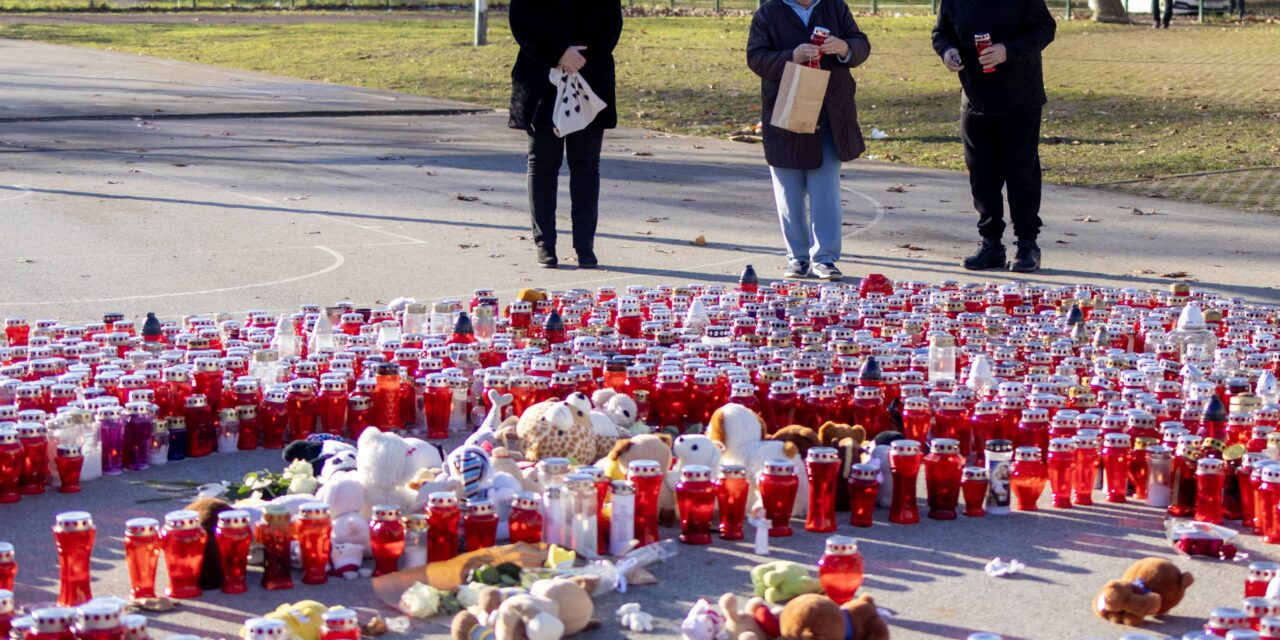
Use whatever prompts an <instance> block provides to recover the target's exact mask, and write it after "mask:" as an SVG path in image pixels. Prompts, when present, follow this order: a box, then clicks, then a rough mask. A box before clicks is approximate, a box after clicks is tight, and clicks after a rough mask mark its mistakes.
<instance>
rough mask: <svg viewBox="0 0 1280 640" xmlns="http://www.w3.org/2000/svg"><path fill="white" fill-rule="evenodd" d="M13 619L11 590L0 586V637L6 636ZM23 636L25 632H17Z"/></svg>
mask: <svg viewBox="0 0 1280 640" xmlns="http://www.w3.org/2000/svg"><path fill="white" fill-rule="evenodd" d="M12 621H13V591H11V590H9V589H3V588H0V637H4V638H8V637H9V630H10V629H11V628H12V627H11V625H12ZM19 637H25V633H21V634H19Z"/></svg>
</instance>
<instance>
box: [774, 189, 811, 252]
mask: <svg viewBox="0 0 1280 640" xmlns="http://www.w3.org/2000/svg"><path fill="white" fill-rule="evenodd" d="M769 173H770V174H771V175H772V176H773V199H774V203H775V204H776V205H777V207H778V222H779V223H780V224H781V225H782V239H783V241H784V242H786V244H787V262H788V263H789V264H790V266H791V270H789V272H788V273H794V274H795V275H801V276H803V275H807V274H808V273H809V244H810V243H809V221H808V216H807V215H805V210H804V201H805V192H806V191H807V186H806V181H805V172H804V171H803V170H801V169H780V168H778V167H769Z"/></svg>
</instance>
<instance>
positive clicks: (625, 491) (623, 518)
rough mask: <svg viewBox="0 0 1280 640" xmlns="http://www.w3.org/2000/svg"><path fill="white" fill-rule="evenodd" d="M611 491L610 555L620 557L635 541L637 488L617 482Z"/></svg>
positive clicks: (624, 481)
mask: <svg viewBox="0 0 1280 640" xmlns="http://www.w3.org/2000/svg"><path fill="white" fill-rule="evenodd" d="M609 491H610V494H611V496H610V498H609V555H612V556H620V555H622V554H624V553H626V552H627V551H628V550H629V549H630V548H631V544H632V542H633V541H634V539H635V532H636V529H635V517H636V487H635V485H634V484H632V483H631V482H630V481H628V480H615V481H614V482H613V484H612V485H611V486H610V488H609Z"/></svg>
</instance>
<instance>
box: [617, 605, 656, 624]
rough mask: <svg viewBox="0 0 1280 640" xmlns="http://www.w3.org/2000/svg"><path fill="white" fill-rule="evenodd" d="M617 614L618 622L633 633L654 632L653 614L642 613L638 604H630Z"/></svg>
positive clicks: (621, 608) (619, 609)
mask: <svg viewBox="0 0 1280 640" xmlns="http://www.w3.org/2000/svg"><path fill="white" fill-rule="evenodd" d="M616 613H617V614H618V622H620V623H622V626H624V627H626V628H627V629H630V630H631V631H653V614H650V613H647V612H645V611H641V610H640V603H638V602H628V603H626V604H624V605H622V606H621V607H618V611H617V612H616Z"/></svg>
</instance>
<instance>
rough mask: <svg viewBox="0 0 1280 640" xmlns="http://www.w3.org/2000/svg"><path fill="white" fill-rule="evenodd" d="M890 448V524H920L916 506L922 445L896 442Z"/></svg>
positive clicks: (918, 511)
mask: <svg viewBox="0 0 1280 640" xmlns="http://www.w3.org/2000/svg"><path fill="white" fill-rule="evenodd" d="M889 446H890V448H889V471H890V472H891V473H892V474H893V501H892V503H890V505H889V522H892V523H894V524H915V523H917V522H920V507H919V506H918V505H917V504H916V478H917V477H918V476H919V474H920V464H921V458H922V455H921V451H920V443H919V442H916V441H915V440H895V441H894V442H893V443H892V444H891V445H889Z"/></svg>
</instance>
